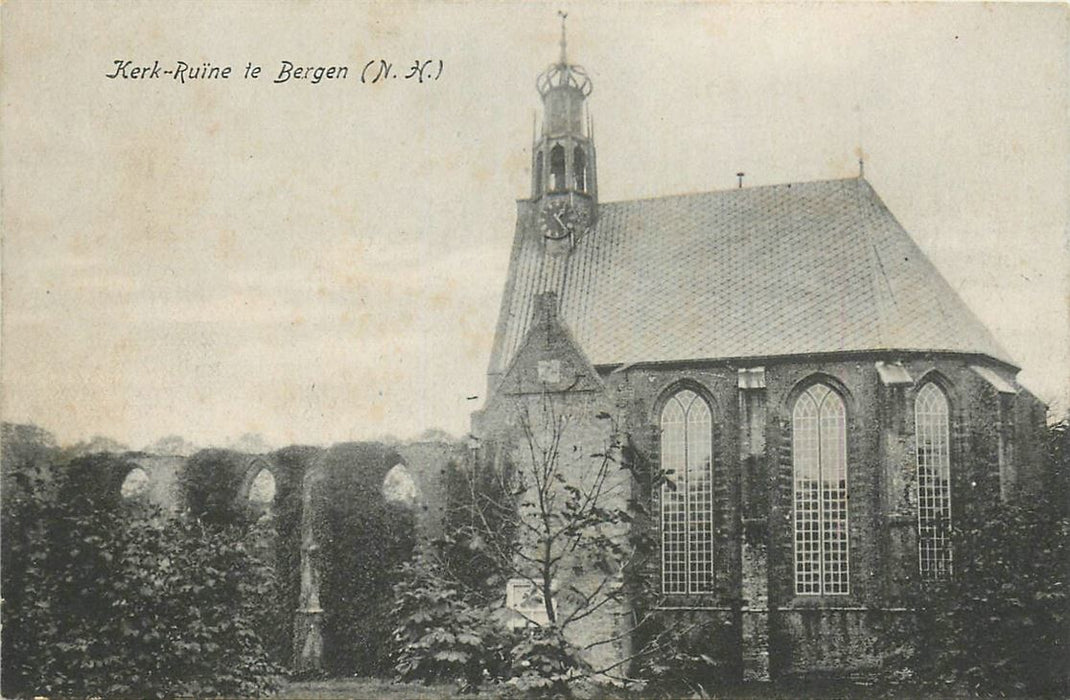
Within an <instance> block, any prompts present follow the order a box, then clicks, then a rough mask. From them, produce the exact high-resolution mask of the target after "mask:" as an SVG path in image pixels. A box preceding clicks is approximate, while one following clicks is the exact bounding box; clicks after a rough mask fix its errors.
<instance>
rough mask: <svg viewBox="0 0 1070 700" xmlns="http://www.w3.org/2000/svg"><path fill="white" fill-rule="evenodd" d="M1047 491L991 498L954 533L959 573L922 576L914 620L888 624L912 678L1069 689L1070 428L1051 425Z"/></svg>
mask: <svg viewBox="0 0 1070 700" xmlns="http://www.w3.org/2000/svg"><path fill="white" fill-rule="evenodd" d="M1044 474H1045V482H1046V483H1045V484H1044V488H1043V490H1042V493H1040V494H1038V495H1036V496H1034V497H1030V498H1028V499H1027V498H1020V499H1018V501H1017V502H1015V503H1010V504H1002V503H999V504H991V505H990V506H988V507H986V508H983V509H979V510H978V512H976V513H975V514H973V515H972V516H971V517H969V518H966V517H964V518H962V519H961V521H960V522H959V523H958V524H957V527H956V530H955V532H954V533H953V541H954V544H955V549H954V556H955V560H954V568H955V571H954V576H953V577H952V579H951V580H949V581H946V582H940V583H933V584H927V585H922V586H918V587H917V590H916V591H915V595H916V597H917V600H919V601H920V604H919V605H918V611H917V616H916V622H915V624H913V625H902V626H897V627H895V628H893V629H890V630H889V632H890V634H889V635H888V647H889V648H890V649H892V650H894V651H899V652H902V651H903V650H906V653H905V654H904V656H905V660H906V665H907V667H908V670H909V673H910V674H911V675H912V676H913V679H914V680H915V681H916V682H918V683H920V684H921V685H923V686H928V687H930V688H934V689H936V690H937V691H940V692H946V691H947V690H949V689H959V690H964V691H967V692H971V693H983V694H992V695H1008V694H1009V695H1015V696H1020V695H1029V696H1060V697H1067V696H1068V695H1070V670H1068V666H1067V664H1066V658H1067V654H1068V652H1070V596H1068V591H1067V586H1068V585H1070V517H1068V513H1067V508H1068V503H1067V495H1068V494H1070V489H1068V488H1067V485H1068V483H1070V432H1068V430H1067V423H1066V421H1063V422H1062V423H1060V424H1058V425H1055V426H1053V427H1052V428H1051V429H1050V430H1049V440H1048V451H1047V463H1046V465H1045V469H1044Z"/></svg>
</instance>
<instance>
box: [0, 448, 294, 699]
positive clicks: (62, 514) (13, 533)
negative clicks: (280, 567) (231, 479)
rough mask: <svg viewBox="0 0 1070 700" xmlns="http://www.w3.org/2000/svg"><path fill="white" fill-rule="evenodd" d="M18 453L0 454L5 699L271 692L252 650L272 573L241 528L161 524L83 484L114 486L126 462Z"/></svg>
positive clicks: (264, 619)
mask: <svg viewBox="0 0 1070 700" xmlns="http://www.w3.org/2000/svg"><path fill="white" fill-rule="evenodd" d="M6 432H7V431H5V433H6ZM20 454H25V452H20V451H19V450H13V451H8V450H7V449H6V448H5V452H4V459H3V471H4V484H5V493H4V501H5V502H4V506H5V507H4V522H3V526H4V530H3V541H4V561H3V571H2V577H3V589H4V596H5V605H4V608H3V631H4V639H3V693H4V694H5V695H7V696H15V695H26V696H28V695H35V694H48V695H55V696H83V697H84V696H107V697H164V696H176V695H187V696H220V695H226V696H249V695H261V694H263V693H265V692H268V691H270V690H271V689H272V688H273V687H274V683H275V677H276V674H277V673H278V669H277V668H276V667H275V666H274V664H272V663H271V661H270V660H269V657H268V654H267V652H266V651H265V649H264V645H263V643H262V641H261V640H262V635H263V633H264V632H265V631H266V630H268V629H272V628H274V627H277V626H278V624H279V622H278V620H277V619H275V618H274V616H273V615H272V614H271V612H270V609H268V608H265V606H263V601H265V600H270V599H271V598H272V596H273V587H274V577H273V571H272V567H271V566H270V565H269V563H268V562H265V561H263V560H262V559H259V558H257V557H256V556H255V555H254V554H253V553H252V552H251V551H250V546H249V543H248V542H247V541H246V537H247V533H246V532H245V531H244V530H243V529H239V528H235V527H223V528H206V527H205V526H204V524H202V523H201V522H199V521H197V520H196V519H193V518H189V517H180V518H167V517H165V516H164V515H163V513H162V512H161V511H160V510H159V509H157V508H154V507H152V506H149V505H147V504H145V503H141V502H138V501H136V500H135V501H132V502H130V501H114V500H112V497H111V495H109V494H108V493H107V492H106V491H105V490H103V489H101V490H99V491H94V490H92V489H88V488H82V487H80V486H79V485H82V486H84V485H85V484H87V483H90V481H91V480H88V481H87V479H88V477H90V476H92V475H93V474H97V475H99V476H100V477H101V479H100V481H101V482H102V483H103V482H109V483H110V482H111V481H113V480H114V478H115V475H116V474H121V473H123V472H124V471H125V470H126V469H128V468H129V466H130V465H128V464H125V463H123V462H122V460H121V459H120V458H117V457H101V456H95V457H90V458H81V459H78V460H75V461H73V462H71V463H69V464H68V463H65V462H63V461H62V459H61V458H60V457H59V456H58V455H57V454H56V453H55V452H49V451H47V450H44V451H39V452H38V453H37V454H36V455H35V457H34V458H33V459H30V460H25V459H19V458H18V457H19V455H20ZM118 478H119V479H120V480H121V476H120V477H118ZM8 485H11V486H12V490H11V491H8V489H7V486H8ZM117 488H118V486H117V484H116V489H117ZM105 503H107V504H108V505H109V507H100V506H101V505H103V504H105ZM8 506H11V507H10V508H9V507H8Z"/></svg>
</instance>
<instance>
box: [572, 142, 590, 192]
mask: <svg viewBox="0 0 1070 700" xmlns="http://www.w3.org/2000/svg"><path fill="white" fill-rule="evenodd" d="M572 168H573V170H575V171H576V189H577V190H579V191H580V192H586V191H587V156H586V155H584V153H583V148H582V147H581V146H576V150H575V151H574V152H573V154H572Z"/></svg>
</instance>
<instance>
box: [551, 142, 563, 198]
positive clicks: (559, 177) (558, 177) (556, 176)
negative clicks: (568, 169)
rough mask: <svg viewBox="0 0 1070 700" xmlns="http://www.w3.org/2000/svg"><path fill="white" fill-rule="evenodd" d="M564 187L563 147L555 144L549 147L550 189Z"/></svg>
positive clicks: (559, 189) (557, 190) (555, 190)
mask: <svg viewBox="0 0 1070 700" xmlns="http://www.w3.org/2000/svg"><path fill="white" fill-rule="evenodd" d="M563 189H565V149H564V148H562V147H561V144H557V145H556V146H554V147H553V148H552V149H550V190H551V191H554V192H560V191H561V190H563Z"/></svg>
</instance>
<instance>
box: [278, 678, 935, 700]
mask: <svg viewBox="0 0 1070 700" xmlns="http://www.w3.org/2000/svg"><path fill="white" fill-rule="evenodd" d="M275 697H276V698H279V699H283V700H342V699H343V698H345V699H352V700H379V698H386V699H387V700H390V699H391V698H397V699H398V700H400V699H401V698H406V699H411V700H429V699H430V698H462V699H464V700H489V699H490V698H501V697H506V696H503V695H502V694H501V693H500V692H498V693H496V692H493V689H484V690H481V691H480V692H478V693H466V694H463V695H462V694H461V693H460V688H459V687H458V686H456V685H446V684H443V685H432V686H428V685H421V684H417V683H395V682H393V681H390V680H387V679H383V678H336V679H331V680H317V681H295V682H292V683H289V684H287V685H286V686H285V687H284V688H283V689H282V691H281V692H280V693H279V694H278V695H276V696H275ZM512 697H516V695H515V694H514V695H512ZM599 697H600V700H611V699H616V700H638V699H639V698H646V697H651V696H649V695H643V694H640V693H634V692H628V691H617V692H613V693H611V694H608V695H605V696H599ZM696 697H697V696H696ZM710 697H712V698H725V699H728V698H732V699H735V698H747V699H749V698H753V699H754V700H774V699H775V700H794V699H795V698H814V699H815V700H817V699H820V700H835V699H839V698H843V699H845V700H873V699H874V698H900V697H906V698H921V697H934V696H932V695H930V694H925V693H920V692H916V691H911V690H910V689H909V688H907V687H891V686H887V685H879V684H878V685H859V684H854V683H849V682H816V683H792V684H790V685H786V684H774V683H748V684H744V685H740V686H737V687H733V688H731V689H720V690H717V691H714V692H712V693H711V694H710Z"/></svg>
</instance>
